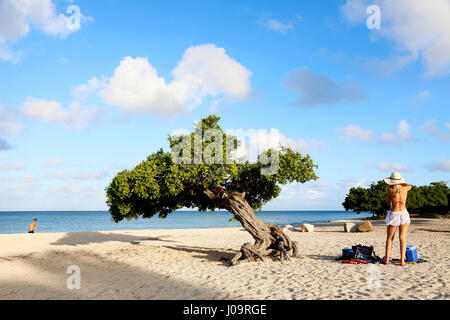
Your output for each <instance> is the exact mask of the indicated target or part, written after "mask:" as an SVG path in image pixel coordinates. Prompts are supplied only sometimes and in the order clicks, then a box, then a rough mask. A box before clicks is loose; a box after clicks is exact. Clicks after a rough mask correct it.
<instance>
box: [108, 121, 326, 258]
mask: <svg viewBox="0 0 450 320" xmlns="http://www.w3.org/2000/svg"><path fill="white" fill-rule="evenodd" d="M219 120H220V118H219V117H216V116H209V117H207V118H205V119H202V120H201V121H199V122H198V123H196V124H195V125H194V131H193V132H192V133H189V134H185V135H177V136H169V142H170V147H171V152H164V151H163V150H162V149H161V150H159V151H158V152H156V153H153V154H151V155H149V156H148V157H147V159H146V160H144V161H143V162H141V163H140V164H139V165H137V166H136V167H134V168H133V169H131V170H123V171H121V172H119V173H118V174H117V175H116V176H115V177H114V178H113V180H112V181H111V183H110V185H109V186H108V187H107V189H106V193H107V204H108V207H109V212H110V213H111V216H112V219H113V220H114V221H115V222H119V221H121V220H123V219H128V220H131V219H133V218H138V217H139V216H142V217H144V218H150V217H153V216H154V215H156V214H158V216H159V217H160V218H165V217H166V216H167V215H168V214H170V213H171V212H173V211H175V210H178V209H182V208H197V209H198V210H199V211H208V210H212V211H214V210H215V209H225V210H227V211H229V212H230V213H232V214H233V215H234V218H235V219H236V220H238V221H239V222H240V223H241V224H242V227H244V229H245V230H247V231H248V232H249V233H250V234H251V235H252V237H253V239H254V243H245V244H243V245H242V247H241V249H240V251H239V252H238V253H237V254H236V255H235V256H234V258H233V259H231V262H230V264H231V265H236V264H237V263H239V262H241V261H244V260H246V261H257V260H264V258H265V257H269V256H271V257H279V258H280V259H282V260H289V258H290V257H298V253H299V250H298V244H297V242H294V241H292V240H291V239H290V237H289V236H288V235H287V234H286V233H284V232H283V231H282V229H281V228H280V227H279V226H277V225H275V224H273V223H264V222H262V221H261V220H260V219H258V218H257V217H256V215H255V212H254V210H257V209H261V208H262V206H263V205H264V204H266V203H267V202H268V201H270V200H272V199H275V198H276V197H277V196H278V195H279V194H280V191H281V189H280V185H284V184H289V183H294V182H300V183H305V182H307V181H310V180H316V179H318V177H317V176H316V174H315V171H314V170H315V169H316V168H317V165H316V164H314V162H313V160H312V159H311V158H310V156H309V155H306V156H303V155H302V154H300V153H299V152H294V151H293V150H291V149H289V148H285V147H283V146H280V147H279V148H276V149H268V150H265V151H263V152H262V153H261V154H259V156H258V157H257V159H256V160H255V161H252V162H251V161H249V160H248V159H247V160H245V161H244V160H242V159H237V158H236V154H235V152H236V150H237V149H238V147H239V146H240V145H241V141H239V140H238V139H237V138H236V137H235V136H233V135H228V134H226V133H224V132H223V130H222V129H221V128H220V126H219V125H218V122H219Z"/></svg>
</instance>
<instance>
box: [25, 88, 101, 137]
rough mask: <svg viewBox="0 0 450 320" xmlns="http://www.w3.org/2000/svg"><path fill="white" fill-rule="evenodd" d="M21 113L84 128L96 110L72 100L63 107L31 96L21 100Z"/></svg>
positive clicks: (54, 102)
mask: <svg viewBox="0 0 450 320" xmlns="http://www.w3.org/2000/svg"><path fill="white" fill-rule="evenodd" d="M21 112H22V114H23V115H25V116H27V117H29V118H32V119H37V120H41V121H45V122H50V123H60V124H64V125H67V126H68V127H71V128H75V129H83V128H86V127H87V126H88V125H89V124H90V123H91V122H93V121H94V120H95V119H96V117H97V115H98V111H97V110H96V109H92V108H88V107H85V106H82V105H80V103H78V102H73V103H72V104H71V105H70V106H69V108H67V109H65V108H63V107H62V106H61V104H60V103H58V102H56V101H48V100H45V99H36V98H33V97H31V96H29V97H27V99H26V100H25V101H24V102H23V104H22V107H21Z"/></svg>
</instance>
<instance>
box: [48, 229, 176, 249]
mask: <svg viewBox="0 0 450 320" xmlns="http://www.w3.org/2000/svg"><path fill="white" fill-rule="evenodd" d="M163 237H168V236H159V237H138V236H133V235H126V234H119V233H102V232H68V233H66V234H65V235H64V237H62V238H60V239H58V240H57V241H55V242H51V243H50V244H51V245H59V246H63V245H66V246H76V245H83V244H90V243H103V242H109V241H120V242H129V243H131V244H133V245H139V244H140V243H141V242H142V241H165V242H174V241H173V240H167V239H162V238H163Z"/></svg>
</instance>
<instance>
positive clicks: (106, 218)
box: [0, 211, 371, 234]
mask: <svg viewBox="0 0 450 320" xmlns="http://www.w3.org/2000/svg"><path fill="white" fill-rule="evenodd" d="M256 215H257V217H258V218H260V219H261V220H262V221H264V222H273V223H276V224H278V225H286V224H291V225H295V224H300V223H315V222H324V221H334V220H341V219H354V218H364V217H369V216H371V214H368V213H361V214H359V215H358V214H356V213H354V212H345V211H262V212H256ZM231 217H232V214H231V213H229V212H226V211H216V212H197V211H176V212H173V213H171V214H169V215H168V217H167V218H166V219H160V218H158V217H153V218H151V219H143V218H140V219H138V220H132V221H121V222H119V223H114V222H113V221H111V217H110V215H109V213H108V212H107V211H33V212H29V211H27V212H6V211H5V212H0V234H1V233H26V232H27V231H28V224H30V223H31V222H32V221H33V219H34V218H36V219H38V223H37V229H38V231H39V232H75V231H108V230H141V229H192V228H230V227H240V226H241V225H240V223H239V222H229V221H228V220H229V219H230V218H231Z"/></svg>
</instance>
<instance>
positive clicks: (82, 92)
mask: <svg viewBox="0 0 450 320" xmlns="http://www.w3.org/2000/svg"><path fill="white" fill-rule="evenodd" d="M104 87H105V80H104V79H103V80H99V79H97V77H93V78H92V79H90V80H89V81H88V83H87V84H82V85H79V86H75V87H73V88H72V96H73V97H74V98H75V99H77V100H79V101H85V100H86V99H87V98H89V97H90V96H92V95H93V94H95V93H96V92H97V91H99V90H100V89H103V88H104Z"/></svg>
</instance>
